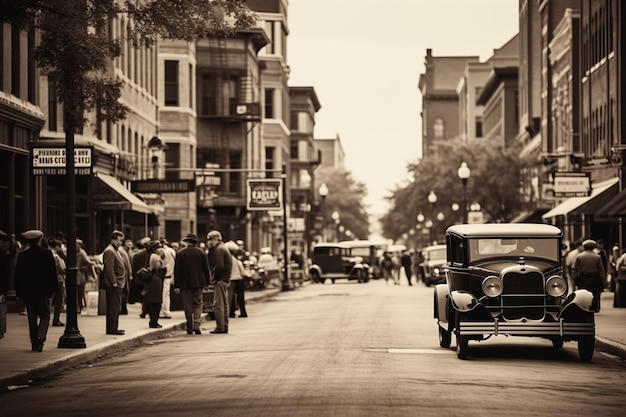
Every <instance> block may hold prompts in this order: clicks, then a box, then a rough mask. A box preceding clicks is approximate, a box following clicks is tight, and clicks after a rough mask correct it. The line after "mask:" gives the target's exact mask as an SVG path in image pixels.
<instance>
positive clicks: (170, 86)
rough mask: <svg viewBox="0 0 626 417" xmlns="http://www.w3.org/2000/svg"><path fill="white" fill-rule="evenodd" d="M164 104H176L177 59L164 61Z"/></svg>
mask: <svg viewBox="0 0 626 417" xmlns="http://www.w3.org/2000/svg"><path fill="white" fill-rule="evenodd" d="M164 75H165V105H166V106H178V61H165V74H164Z"/></svg>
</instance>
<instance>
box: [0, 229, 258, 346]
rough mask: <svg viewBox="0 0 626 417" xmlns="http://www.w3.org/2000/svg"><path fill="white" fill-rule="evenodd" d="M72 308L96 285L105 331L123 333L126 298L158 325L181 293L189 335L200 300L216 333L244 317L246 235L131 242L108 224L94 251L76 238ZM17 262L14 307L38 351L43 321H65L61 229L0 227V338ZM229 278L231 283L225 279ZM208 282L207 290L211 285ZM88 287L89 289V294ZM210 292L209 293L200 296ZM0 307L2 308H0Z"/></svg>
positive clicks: (195, 330) (196, 326)
mask: <svg viewBox="0 0 626 417" xmlns="http://www.w3.org/2000/svg"><path fill="white" fill-rule="evenodd" d="M76 243H77V245H76V251H77V253H76V257H77V262H76V267H77V270H78V271H77V277H76V285H77V291H76V296H77V300H76V302H77V304H76V307H77V313H78V314H80V313H81V312H82V310H83V309H86V308H88V300H87V296H86V292H87V291H86V288H87V286H88V284H89V289H92V290H95V289H99V290H100V291H99V293H100V294H104V297H99V303H103V304H104V305H101V306H100V308H99V312H100V311H102V310H106V311H105V312H104V313H103V314H105V315H106V320H105V322H106V326H105V329H104V331H105V332H106V334H110V335H123V334H125V331H124V329H120V328H119V317H120V315H126V314H128V308H127V305H128V304H134V303H141V306H142V311H141V314H140V317H141V318H145V317H146V316H148V317H149V322H148V326H149V327H150V328H161V327H162V325H161V324H160V323H159V319H171V318H172V313H171V299H172V297H171V296H172V294H171V291H172V289H173V291H174V293H175V294H180V296H181V297H180V298H181V301H182V309H183V311H184V313H185V319H186V321H187V325H186V331H187V333H188V334H201V330H200V323H201V317H202V313H203V311H205V310H204V307H207V305H206V304H207V303H210V306H209V308H208V310H209V311H211V310H212V312H213V314H214V316H215V322H216V327H215V329H213V330H211V333H214V334H225V333H228V325H229V318H233V317H236V315H235V313H236V311H237V310H239V317H247V315H248V313H247V311H246V306H245V288H246V282H247V280H246V278H247V276H248V272H247V270H246V268H244V265H243V262H242V261H243V260H244V254H247V252H245V250H244V242H243V241H241V240H239V241H237V242H233V241H229V242H224V241H223V239H222V235H221V233H220V232H219V231H216V230H214V231H211V232H209V233H208V235H207V242H206V245H204V244H202V245H201V244H200V242H199V239H198V237H197V236H196V235H195V234H194V233H189V234H187V236H185V237H184V238H183V239H181V241H180V243H179V242H172V243H171V244H170V243H169V241H168V240H167V239H164V238H161V239H158V240H153V239H151V238H149V237H144V238H142V239H140V240H138V241H137V242H135V243H133V241H132V240H131V239H127V238H126V236H125V235H124V233H123V232H121V231H119V230H114V231H113V232H112V233H111V235H110V236H109V244H108V245H107V246H106V247H105V248H104V250H103V252H102V253H101V254H100V255H92V256H89V255H88V254H87V252H86V250H85V247H84V244H83V242H82V241H81V240H80V239H77V242H76ZM12 266H13V267H14V269H15V275H14V276H15V291H16V298H17V301H18V305H19V306H18V307H19V308H18V310H20V311H19V313H20V314H24V315H27V316H28V323H29V329H30V339H31V345H32V350H33V351H39V352H41V351H42V350H43V346H44V343H45V341H46V336H47V332H48V327H49V326H50V325H52V326H65V324H64V323H63V322H62V321H61V313H62V311H63V310H64V307H65V306H66V304H67V300H66V294H67V292H66V288H65V286H66V276H65V275H66V268H67V246H66V242H65V239H64V236H63V234H62V233H60V232H58V233H57V234H55V235H54V236H51V237H45V236H44V234H43V232H41V231H39V230H29V231H27V232H24V233H22V234H20V235H19V237H18V238H17V239H16V238H15V236H9V235H7V234H6V233H4V232H3V231H0V313H4V315H2V314H0V338H2V337H4V334H5V332H6V328H5V327H6V321H5V320H2V317H5V318H6V297H7V292H8V275H9V274H8V271H9V268H11V267H12ZM231 281H232V282H231ZM211 289H212V290H213V291H211ZM90 294H91V293H90ZM206 294H212V295H213V299H212V300H211V299H210V297H209V299H205V295H206ZM2 308H4V309H3V310H2Z"/></svg>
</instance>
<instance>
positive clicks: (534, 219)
mask: <svg viewBox="0 0 626 417" xmlns="http://www.w3.org/2000/svg"><path fill="white" fill-rule="evenodd" d="M547 211H548V209H537V210H531V211H524V212H522V213H520V214H518V215H517V216H516V217H515V218H514V219H513V220H511V223H543V222H542V220H541V216H543V215H544V214H545V213H546V212H547Z"/></svg>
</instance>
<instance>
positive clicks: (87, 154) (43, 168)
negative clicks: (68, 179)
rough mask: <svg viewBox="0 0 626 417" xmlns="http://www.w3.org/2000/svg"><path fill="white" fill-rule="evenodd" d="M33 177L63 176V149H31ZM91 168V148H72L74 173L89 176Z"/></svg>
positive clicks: (64, 169) (64, 165) (64, 166)
mask: <svg viewBox="0 0 626 417" xmlns="http://www.w3.org/2000/svg"><path fill="white" fill-rule="evenodd" d="M31 161H32V167H33V175H65V173H66V171H67V170H66V164H65V148H64V147H51V146H49V147H33V148H31ZM92 167H93V148H91V147H78V146H77V147H76V148H74V172H75V173H76V175H91V173H92Z"/></svg>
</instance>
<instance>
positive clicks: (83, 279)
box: [76, 239, 94, 314]
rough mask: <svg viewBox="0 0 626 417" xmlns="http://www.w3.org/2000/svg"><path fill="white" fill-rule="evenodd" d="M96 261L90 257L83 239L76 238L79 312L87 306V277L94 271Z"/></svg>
mask: <svg viewBox="0 0 626 417" xmlns="http://www.w3.org/2000/svg"><path fill="white" fill-rule="evenodd" d="M93 267H94V263H93V262H91V259H89V255H87V252H86V251H85V245H84V243H83V241H82V240H81V239H76V268H77V270H78V271H77V273H76V297H77V302H76V310H77V312H78V314H80V313H81V311H82V310H83V308H86V307H87V300H86V298H85V285H86V284H87V279H88V278H89V276H90V275H91V273H92V271H93Z"/></svg>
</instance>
